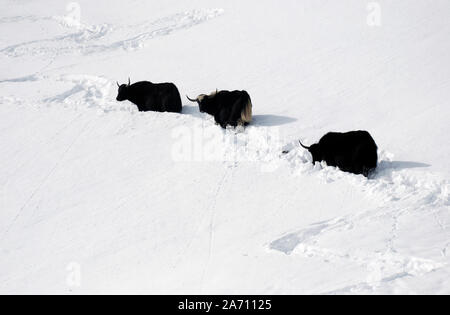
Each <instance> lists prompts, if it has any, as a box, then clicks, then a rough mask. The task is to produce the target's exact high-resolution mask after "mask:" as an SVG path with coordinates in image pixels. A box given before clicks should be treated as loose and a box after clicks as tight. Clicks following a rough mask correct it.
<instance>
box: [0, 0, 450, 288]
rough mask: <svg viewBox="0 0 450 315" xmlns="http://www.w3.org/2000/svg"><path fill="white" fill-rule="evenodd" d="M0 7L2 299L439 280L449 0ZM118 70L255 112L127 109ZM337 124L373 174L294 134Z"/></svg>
mask: <svg viewBox="0 0 450 315" xmlns="http://www.w3.org/2000/svg"><path fill="white" fill-rule="evenodd" d="M374 4H375V5H374ZM0 8H1V10H0V89H1V95H0V143H1V144H2V145H1V146H0V156H1V163H0V209H1V210H0V253H1V254H0V255H1V260H0V293H7V294H15V293H25V294H27V293H44V294H45V293H63V294H82V293H157V294H177V293H178V294H418V293H425V294H448V293H450V264H449V263H450V258H449V257H450V256H449V255H450V231H449V225H450V212H449V210H450V207H449V206H450V202H449V190H450V188H449V187H450V186H449V175H450V165H449V163H448V160H447V158H448V156H449V151H450V149H449V146H448V145H447V144H448V131H449V129H448V121H450V107H449V104H448V99H449V98H450V95H449V91H450V58H449V56H448V51H449V49H450V42H449V41H448V38H449V35H450V22H449V20H448V12H449V9H450V3H449V2H448V1H446V0H435V1H433V3H432V4H430V2H429V1H425V0H417V1H415V2H414V3H411V2H410V1H406V0H400V1H395V2H392V1H384V0H383V1H378V2H375V3H371V4H370V5H369V2H364V1H362V2H361V1H357V0H351V1H347V2H346V4H345V5H342V4H340V3H338V2H336V1H331V0H320V1H318V0H314V1H312V0H308V1H295V0H284V1H282V3H281V2H280V1H274V0H258V1H256V0H245V1H242V0H239V1H237V0H227V1H224V0H208V1H206V0H192V1H181V0H166V1H155V0H152V1H144V0H136V1H133V2H132V3H127V4H126V5H125V3H124V2H123V1H116V0H108V1H106V0H97V1H85V0H81V1H78V3H71V4H67V3H64V2H61V1H56V0H42V1H12V0H0ZM377 8H379V9H380V10H381V11H380V14H381V15H380V19H379V20H380V23H381V25H379V26H377V25H372V24H371V23H368V19H370V17H371V15H372V14H374V13H377V12H376V11H377ZM374 10H375V11H374ZM376 20H377V19H375V21H376ZM128 77H131V80H132V81H133V82H136V81H139V80H151V81H153V82H167V81H170V82H174V83H175V84H177V86H178V87H179V89H180V92H181V94H182V95H185V94H189V95H190V96H196V95H198V94H200V93H205V92H211V91H214V90H216V88H219V89H246V90H247V91H249V93H250V95H251V96H252V100H253V104H254V108H253V111H254V115H255V119H254V123H253V124H252V125H251V126H249V127H248V128H246V129H245V130H244V129H238V130H232V129H228V130H226V131H223V130H221V129H220V128H219V127H218V126H216V125H215V124H214V121H213V119H212V118H211V117H208V116H207V115H204V114H201V113H199V112H198V109H197V108H196V107H195V106H194V105H193V104H191V103H189V102H188V101H187V100H184V101H183V102H184V105H185V107H184V109H183V113H182V114H181V115H178V114H167V113H139V112H137V110H136V108H135V106H133V105H132V104H129V103H118V102H116V101H115V97H116V93H117V87H116V81H119V82H120V83H124V82H126V81H127V79H128ZM356 129H365V130H368V131H370V132H371V134H372V135H373V137H374V138H375V140H376V141H377V144H378V146H379V149H380V166H379V168H378V170H377V172H376V174H374V175H373V176H372V178H370V179H366V178H363V177H362V176H355V175H351V174H346V173H342V172H340V171H338V170H336V169H334V168H330V167H327V166H326V165H315V166H313V165H312V164H311V157H310V155H309V154H308V153H307V152H305V151H304V150H303V149H301V148H300V147H299V145H298V142H297V140H298V139H301V140H302V141H303V142H304V143H306V144H310V143H313V142H315V141H317V140H319V138H320V137H321V136H323V135H324V134H325V133H326V132H328V131H349V130H356ZM283 150H289V151H290V153H289V154H282V151H283Z"/></svg>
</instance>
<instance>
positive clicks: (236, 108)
mask: <svg viewBox="0 0 450 315" xmlns="http://www.w3.org/2000/svg"><path fill="white" fill-rule="evenodd" d="M188 100H190V101H191V102H197V103H198V105H199V109H200V112H202V113H205V112H206V113H208V114H210V115H212V116H214V119H215V121H216V123H218V124H219V125H220V126H221V127H222V128H224V129H225V128H226V127H227V126H232V127H237V126H247V125H248V124H249V123H251V121H252V101H251V99H250V95H248V93H247V92H246V91H232V92H231V91H216V92H214V93H212V94H210V95H205V94H202V95H200V96H198V97H197V98H196V99H191V98H190V97H188Z"/></svg>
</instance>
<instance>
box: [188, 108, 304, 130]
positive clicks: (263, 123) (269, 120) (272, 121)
mask: <svg viewBox="0 0 450 315" xmlns="http://www.w3.org/2000/svg"><path fill="white" fill-rule="evenodd" d="M182 114H184V115H190V116H193V117H196V118H201V117H203V114H202V113H200V111H199V110H198V106H187V105H184V106H183V111H182ZM295 121H297V119H295V118H292V117H286V116H278V115H254V116H253V121H252V123H251V124H250V125H253V126H255V127H274V126H281V125H287V124H290V123H293V122H295Z"/></svg>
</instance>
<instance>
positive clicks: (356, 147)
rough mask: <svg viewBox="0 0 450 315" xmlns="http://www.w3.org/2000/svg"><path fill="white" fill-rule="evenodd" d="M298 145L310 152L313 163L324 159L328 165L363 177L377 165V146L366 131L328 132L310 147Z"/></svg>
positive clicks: (367, 175)
mask: <svg viewBox="0 0 450 315" xmlns="http://www.w3.org/2000/svg"><path fill="white" fill-rule="evenodd" d="M300 145H301V146H302V147H303V148H305V149H307V150H308V151H309V152H310V153H311V155H312V157H313V163H314V164H315V163H316V162H322V161H325V162H326V163H327V165H328V166H335V167H338V168H339V169H340V170H342V171H344V172H349V173H353V174H358V175H359V174H362V175H364V176H365V177H369V175H370V173H371V172H372V171H373V170H375V169H376V167H377V163H378V153H377V151H378V147H377V145H376V143H375V141H374V140H373V138H372V136H371V135H370V134H369V132H367V131H351V132H347V133H337V132H330V133H328V134H326V135H325V136H324V137H323V138H322V139H321V140H320V141H319V143H316V144H313V145H312V146H310V147H306V146H304V145H303V144H302V143H301V142H300Z"/></svg>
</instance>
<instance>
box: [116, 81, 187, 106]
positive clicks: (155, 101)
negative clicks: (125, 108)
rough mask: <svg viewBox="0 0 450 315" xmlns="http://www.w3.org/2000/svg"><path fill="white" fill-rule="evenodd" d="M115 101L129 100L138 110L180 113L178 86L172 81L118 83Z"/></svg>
mask: <svg viewBox="0 0 450 315" xmlns="http://www.w3.org/2000/svg"><path fill="white" fill-rule="evenodd" d="M117 86H118V87H119V93H118V95H117V101H119V102H123V101H130V102H132V103H133V104H135V105H136V106H137V107H138V109H139V111H141V112H147V111H154V112H172V113H181V110H182V104H181V96H180V92H179V91H178V88H177V87H176V86H175V84H173V83H160V84H154V83H151V82H147V81H143V82H137V83H134V84H131V81H130V79H128V84H122V85H119V83H118V82H117Z"/></svg>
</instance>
